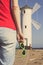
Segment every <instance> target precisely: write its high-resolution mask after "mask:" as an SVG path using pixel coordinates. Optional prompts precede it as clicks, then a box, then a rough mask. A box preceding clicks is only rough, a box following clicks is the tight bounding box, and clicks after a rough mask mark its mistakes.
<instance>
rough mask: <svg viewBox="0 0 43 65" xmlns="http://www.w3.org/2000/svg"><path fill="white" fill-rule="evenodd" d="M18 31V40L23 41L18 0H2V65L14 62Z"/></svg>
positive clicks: (0, 34) (0, 22) (0, 40)
mask: <svg viewBox="0 0 43 65" xmlns="http://www.w3.org/2000/svg"><path fill="white" fill-rule="evenodd" d="M11 2H12V5H11ZM11 13H12V14H11ZM12 17H13V18H12ZM16 31H17V38H18V41H23V40H24V37H23V34H22V31H21V26H20V10H19V5H18V0H0V65H13V63H14V60H15V46H16Z"/></svg>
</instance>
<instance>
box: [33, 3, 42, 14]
mask: <svg viewBox="0 0 43 65" xmlns="http://www.w3.org/2000/svg"><path fill="white" fill-rule="evenodd" d="M40 7H41V6H40V5H39V4H38V3H36V4H35V5H34V7H33V9H32V14H33V13H35V12H36V11H37V10H38V9H39V8H40Z"/></svg>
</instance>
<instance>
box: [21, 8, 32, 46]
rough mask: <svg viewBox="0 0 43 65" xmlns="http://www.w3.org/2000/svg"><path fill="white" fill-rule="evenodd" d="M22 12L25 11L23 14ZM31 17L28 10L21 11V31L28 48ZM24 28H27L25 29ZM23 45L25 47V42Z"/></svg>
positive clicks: (30, 33)
mask: <svg viewBox="0 0 43 65" xmlns="http://www.w3.org/2000/svg"><path fill="white" fill-rule="evenodd" d="M24 10H25V13H24ZM31 15H32V10H31V9H30V8H25V9H23V10H22V31H23V34H24V37H25V38H26V39H27V45H28V46H29V45H30V44H32V29H31V26H32V24H31V22H32V19H31ZM25 26H27V27H26V28H25ZM24 45H26V41H24Z"/></svg>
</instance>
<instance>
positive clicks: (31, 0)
mask: <svg viewBox="0 0 43 65" xmlns="http://www.w3.org/2000/svg"><path fill="white" fill-rule="evenodd" d="M36 2H37V3H39V4H40V5H41V8H40V9H39V10H38V11H37V12H35V13H34V14H33V15H32V18H33V19H35V20H36V21H38V22H39V23H40V24H41V28H40V29H39V30H36V29H35V28H34V26H32V46H33V47H43V0H27V5H28V6H30V7H33V6H34V5H35V3H36ZM24 5H26V0H19V6H20V7H23V6H24Z"/></svg>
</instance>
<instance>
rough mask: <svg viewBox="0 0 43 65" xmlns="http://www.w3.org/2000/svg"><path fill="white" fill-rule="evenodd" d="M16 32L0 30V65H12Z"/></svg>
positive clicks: (5, 29) (6, 29)
mask: <svg viewBox="0 0 43 65" xmlns="http://www.w3.org/2000/svg"><path fill="white" fill-rule="evenodd" d="M15 46H16V31H13V30H12V29H8V28H0V65H13V63H14V60H15Z"/></svg>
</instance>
